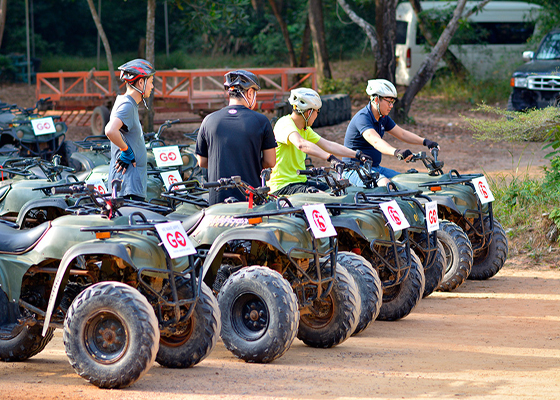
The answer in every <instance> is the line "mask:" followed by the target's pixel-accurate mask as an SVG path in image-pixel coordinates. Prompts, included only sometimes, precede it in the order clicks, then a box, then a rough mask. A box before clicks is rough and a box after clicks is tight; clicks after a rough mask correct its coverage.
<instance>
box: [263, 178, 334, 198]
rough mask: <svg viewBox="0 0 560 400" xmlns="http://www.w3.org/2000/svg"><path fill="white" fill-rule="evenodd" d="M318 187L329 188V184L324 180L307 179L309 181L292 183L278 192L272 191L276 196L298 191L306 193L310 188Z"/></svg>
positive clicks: (320, 188)
mask: <svg viewBox="0 0 560 400" xmlns="http://www.w3.org/2000/svg"><path fill="white" fill-rule="evenodd" d="M310 187H312V188H316V189H319V190H322V191H325V190H329V185H327V184H326V183H323V182H316V181H307V182H297V183H290V184H289V185H286V186H284V187H283V188H281V189H278V190H277V191H276V192H274V193H272V194H273V195H275V196H289V195H291V194H296V193H306V192H307V189H308V188H310Z"/></svg>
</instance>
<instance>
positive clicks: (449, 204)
mask: <svg viewBox="0 0 560 400" xmlns="http://www.w3.org/2000/svg"><path fill="white" fill-rule="evenodd" d="M430 198H431V199H432V201H437V205H438V208H440V207H445V208H448V209H449V210H450V211H451V212H453V214H457V215H458V216H459V217H461V216H462V215H463V214H462V213H461V211H459V209H458V208H457V206H456V205H455V203H454V202H453V199H451V197H447V196H433V195H430Z"/></svg>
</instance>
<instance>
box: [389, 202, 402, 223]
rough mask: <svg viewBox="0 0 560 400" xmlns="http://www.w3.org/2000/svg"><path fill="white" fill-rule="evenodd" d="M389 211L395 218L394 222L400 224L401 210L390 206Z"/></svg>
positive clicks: (393, 218)
mask: <svg viewBox="0 0 560 400" xmlns="http://www.w3.org/2000/svg"><path fill="white" fill-rule="evenodd" d="M387 212H388V213H389V215H390V216H391V219H392V220H393V222H394V223H395V224H397V225H400V224H401V223H402V221H401V219H400V217H399V212H398V211H397V210H395V209H394V208H393V207H391V206H389V207H387Z"/></svg>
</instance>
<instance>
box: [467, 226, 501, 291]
mask: <svg viewBox="0 0 560 400" xmlns="http://www.w3.org/2000/svg"><path fill="white" fill-rule="evenodd" d="M486 227H487V229H490V226H489V224H488V223H487V225H486ZM507 254H508V240H507V237H506V232H505V231H504V228H502V225H501V224H500V223H499V222H498V221H496V220H495V219H494V230H493V231H492V238H491V240H490V244H488V246H487V247H486V248H484V249H481V250H480V251H479V252H478V253H477V254H476V255H475V257H474V261H473V266H472V270H471V273H470V274H469V279H474V280H484V279H488V278H491V277H493V276H494V275H496V274H497V273H498V272H499V271H500V269H502V267H503V266H504V263H505V262H506V259H507Z"/></svg>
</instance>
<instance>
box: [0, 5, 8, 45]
mask: <svg viewBox="0 0 560 400" xmlns="http://www.w3.org/2000/svg"><path fill="white" fill-rule="evenodd" d="M7 9H8V0H0V48H2V37H3V36H4V27H5V26H6V11H7Z"/></svg>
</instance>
